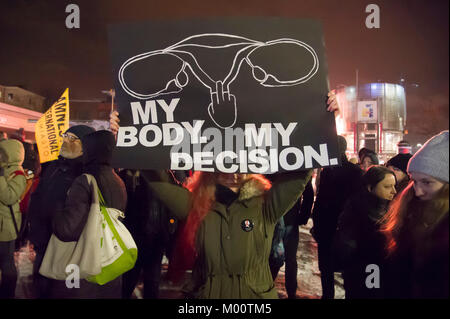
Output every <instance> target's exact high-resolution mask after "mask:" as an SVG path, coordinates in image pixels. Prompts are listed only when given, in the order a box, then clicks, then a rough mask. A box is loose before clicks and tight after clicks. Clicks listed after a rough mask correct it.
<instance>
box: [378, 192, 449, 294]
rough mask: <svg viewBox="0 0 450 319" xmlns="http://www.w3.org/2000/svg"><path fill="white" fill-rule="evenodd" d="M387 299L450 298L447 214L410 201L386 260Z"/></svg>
mask: <svg viewBox="0 0 450 319" xmlns="http://www.w3.org/2000/svg"><path fill="white" fill-rule="evenodd" d="M447 207H448V206H447ZM386 266H387V271H388V272H387V276H388V279H387V284H388V288H387V292H388V296H387V297H388V298H401V299H406V298H415V299H424V298H426V299H429V298H433V299H435V298H445V299H448V297H449V269H450V266H449V211H448V209H447V210H446V211H445V210H444V211H441V210H440V208H438V209H434V207H433V205H430V202H429V201H421V200H419V199H417V198H414V199H412V201H411V202H410V203H409V204H408V211H407V216H406V219H405V221H404V224H403V226H402V227H401V229H400V231H399V233H398V236H397V249H396V250H395V251H394V252H393V254H392V255H390V256H389V258H388V259H387V264H386Z"/></svg>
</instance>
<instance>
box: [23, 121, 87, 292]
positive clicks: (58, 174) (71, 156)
mask: <svg viewBox="0 0 450 319" xmlns="http://www.w3.org/2000/svg"><path fill="white" fill-rule="evenodd" d="M94 131H95V130H94V129H93V128H91V127H89V126H86V125H75V126H72V127H71V128H69V129H68V130H67V131H66V132H65V133H64V134H63V144H62V146H61V150H60V155H59V157H58V159H57V160H55V161H51V162H48V163H44V164H43V165H42V167H43V169H42V172H41V177H40V180H39V184H38V186H37V188H36V190H35V191H34V192H33V194H32V195H31V198H30V206H29V208H28V214H29V220H30V234H29V238H30V241H31V243H32V244H33V245H34V250H35V251H36V259H35V261H34V266H33V267H34V269H33V273H34V284H35V286H36V287H35V291H36V294H37V297H38V298H46V297H48V280H47V279H46V278H45V277H42V276H41V275H40V274H39V268H40V267H41V263H42V259H43V258H44V254H45V250H46V249H47V245H48V242H49V240H50V237H51V235H52V227H51V225H52V219H53V216H54V215H55V214H56V210H57V209H58V208H60V207H62V206H63V205H64V202H65V200H66V196H67V191H68V190H69V187H70V185H72V183H73V181H74V180H75V178H77V177H78V176H79V175H81V172H82V167H83V161H82V154H83V143H82V141H81V139H82V138H83V137H84V136H85V135H86V134H89V133H92V132H94Z"/></svg>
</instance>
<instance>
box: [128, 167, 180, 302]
mask: <svg viewBox="0 0 450 319" xmlns="http://www.w3.org/2000/svg"><path fill="white" fill-rule="evenodd" d="M175 175H177V176H175ZM119 176H120V177H121V178H122V180H123V181H124V183H125V187H126V190H127V196H128V203H127V208H126V210H125V215H126V218H125V221H124V223H125V225H126V226H127V228H128V230H129V231H130V232H131V234H132V235H133V238H134V239H135V242H136V245H137V247H138V251H139V254H138V258H137V261H136V264H135V266H134V268H133V269H131V270H129V271H128V272H126V273H125V274H124V276H123V297H124V298H131V296H132V293H133V290H134V289H135V287H136V285H137V283H138V281H139V278H140V276H141V272H142V277H143V283H144V293H143V297H144V299H157V298H158V296H159V284H160V281H161V262H162V258H163V256H164V255H166V256H167V258H170V255H171V250H172V246H173V242H174V237H175V233H176V231H177V224H178V221H177V219H176V217H175V216H173V215H172V214H171V212H170V211H169V210H168V209H167V207H166V206H165V205H164V204H163V203H162V202H161V201H160V200H159V199H158V198H156V196H155V195H154V194H153V193H152V191H151V190H150V189H149V188H148V184H147V183H146V182H145V181H144V179H143V177H142V174H141V171H140V170H131V169H125V170H122V171H121V172H120V173H119ZM170 176H172V177H173V178H172V182H173V183H174V184H178V185H180V187H181V185H182V183H183V182H184V179H185V178H186V174H185V172H184V171H174V172H171V174H170Z"/></svg>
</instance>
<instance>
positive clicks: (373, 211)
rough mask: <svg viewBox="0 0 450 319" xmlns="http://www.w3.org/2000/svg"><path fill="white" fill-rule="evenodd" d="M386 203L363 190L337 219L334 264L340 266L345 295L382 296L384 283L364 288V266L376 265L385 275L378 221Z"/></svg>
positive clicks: (383, 241)
mask: <svg viewBox="0 0 450 319" xmlns="http://www.w3.org/2000/svg"><path fill="white" fill-rule="evenodd" d="M388 205H389V201H387V200H383V199H380V198H379V197H377V196H376V195H374V194H372V193H369V192H368V191H366V190H363V191H362V192H360V193H358V194H355V195H354V196H353V197H351V198H350V200H349V201H348V202H347V204H346V206H345V209H344V211H343V212H342V214H341V216H340V218H339V222H338V227H337V230H336V235H335V238H334V242H333V254H334V266H335V269H338V268H341V269H342V272H343V276H344V288H345V293H346V298H381V297H383V288H384V282H382V285H381V286H382V287H380V288H374V289H369V288H367V287H366V278H367V276H369V273H367V272H366V267H367V266H368V265H371V264H374V265H377V266H378V267H379V269H380V273H381V274H382V275H384V271H383V270H384V269H383V268H384V263H385V258H386V250H385V247H386V241H385V237H384V235H383V234H382V233H381V232H380V226H381V224H380V221H381V219H382V218H383V216H384V215H385V214H386V212H387V209H388ZM338 264H339V266H341V267H338Z"/></svg>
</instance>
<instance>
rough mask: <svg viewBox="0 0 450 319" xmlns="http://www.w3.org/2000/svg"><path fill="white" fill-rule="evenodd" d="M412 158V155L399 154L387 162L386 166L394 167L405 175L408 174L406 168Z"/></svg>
mask: <svg viewBox="0 0 450 319" xmlns="http://www.w3.org/2000/svg"><path fill="white" fill-rule="evenodd" d="M411 157H412V155H411V154H398V155H395V156H394V157H393V158H391V159H390V160H389V161H387V163H386V166H394V167H397V168H398V169H400V170H402V172H403V173H405V174H408V173H407V171H406V168H407V167H408V162H409V160H410V158H411Z"/></svg>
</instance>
